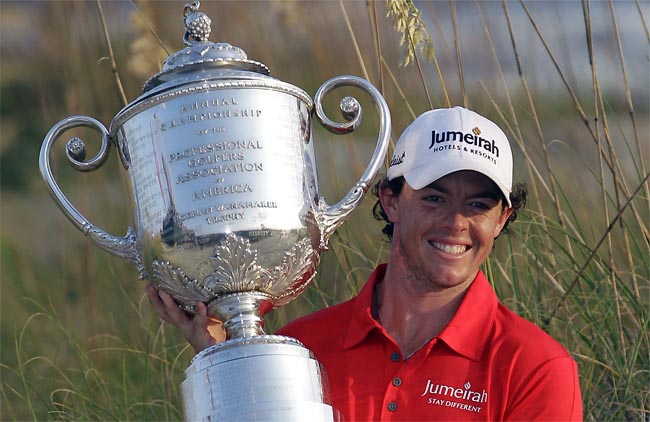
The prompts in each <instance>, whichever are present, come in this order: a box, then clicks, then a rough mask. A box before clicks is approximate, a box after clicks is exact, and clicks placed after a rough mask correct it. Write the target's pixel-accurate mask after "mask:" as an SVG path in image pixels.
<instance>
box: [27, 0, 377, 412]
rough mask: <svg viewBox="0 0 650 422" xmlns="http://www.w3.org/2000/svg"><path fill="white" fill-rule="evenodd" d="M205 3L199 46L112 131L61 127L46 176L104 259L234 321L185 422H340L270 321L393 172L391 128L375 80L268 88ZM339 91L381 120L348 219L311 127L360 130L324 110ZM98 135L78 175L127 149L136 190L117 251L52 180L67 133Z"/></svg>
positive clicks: (197, 16)
mask: <svg viewBox="0 0 650 422" xmlns="http://www.w3.org/2000/svg"><path fill="white" fill-rule="evenodd" d="M198 6H199V2H198V1H197V2H194V3H193V4H191V5H190V4H188V5H186V6H185V9H184V13H183V14H184V20H185V27H186V33H185V36H184V41H185V44H186V45H187V47H186V48H184V49H183V50H181V51H178V52H176V53H174V54H172V55H171V56H169V57H168V58H167V60H166V61H165V63H164V66H163V69H162V71H161V72H160V73H158V74H157V75H155V76H153V77H152V78H150V79H149V80H148V81H147V82H146V84H145V85H144V90H143V94H142V95H141V96H140V97H139V98H137V99H136V100H135V101H133V102H132V103H130V104H129V105H128V106H126V107H125V108H124V109H122V110H121V111H120V112H119V113H118V114H117V115H116V116H115V118H114V119H113V121H112V123H111V125H110V129H109V130H107V129H106V128H105V127H104V126H103V125H102V124H101V123H100V122H98V121H97V120H95V119H93V118H90V117H86V116H73V117H68V118H66V119H64V120H62V121H60V122H59V123H57V124H56V125H55V126H54V127H53V128H52V129H51V130H50V131H49V133H48V134H47V136H46V137H45V140H44V141H43V146H42V149H41V154H40V162H39V164H40V170H41V173H42V175H43V178H44V179H45V181H46V183H47V185H48V186H49V188H50V191H51V193H52V196H53V198H54V200H55V201H56V203H57V204H58V205H59V207H60V208H61V210H62V211H63V213H64V214H65V215H66V216H67V217H68V218H69V219H70V221H71V222H72V223H73V224H74V225H75V226H76V227H77V228H78V229H79V230H81V231H82V232H83V233H84V234H85V235H87V236H88V237H90V238H91V239H92V240H93V241H94V242H95V243H96V244H97V245H98V246H100V247H102V248H103V249H105V250H107V251H109V252H111V253H113V254H115V255H118V256H120V257H123V258H125V259H127V260H129V261H130V262H132V263H133V264H135V266H136V267H137V269H138V271H139V274H140V278H141V279H142V278H147V279H149V280H150V281H151V282H152V283H154V285H156V286H157V287H158V288H160V289H163V290H165V291H167V292H169V293H170V294H171V295H172V297H174V299H175V300H176V301H177V302H178V303H179V305H180V306H181V307H182V308H184V309H185V310H186V311H188V312H192V310H193V307H194V305H195V303H196V302H197V301H203V302H205V303H206V304H207V306H208V312H209V314H210V315H213V316H215V317H216V318H218V319H220V320H222V321H224V327H225V329H226V332H227V340H226V341H225V342H223V343H221V344H218V345H215V346H212V347H211V348H208V349H206V350H204V351H202V352H200V353H199V354H197V355H196V357H195V358H194V359H193V361H192V363H191V365H190V367H189V368H188V369H187V370H186V373H185V380H184V381H183V384H182V386H181V392H182V399H183V406H184V414H185V418H186V419H187V420H233V421H239V420H278V421H289V420H301V421H305V420H309V421H317V420H333V419H336V411H335V410H334V409H333V408H332V406H331V404H330V402H329V398H328V394H327V383H326V380H325V377H324V373H323V372H322V370H321V368H320V366H319V364H318V362H317V361H316V360H315V359H314V357H313V355H312V353H311V352H310V351H309V350H307V349H306V348H305V347H304V346H303V345H302V344H301V343H300V342H299V341H298V340H296V339H293V338H289V337H284V336H274V335H266V334H265V333H264V330H263V317H264V315H265V314H266V313H267V312H269V311H270V310H272V309H273V308H276V307H279V306H282V305H284V304H286V303H287V302H289V301H291V300H292V299H294V298H295V297H297V296H298V295H299V294H300V293H301V292H302V291H303V290H304V289H305V288H306V287H307V286H308V284H309V282H310V281H311V280H312V279H313V277H314V275H315V272H316V267H317V265H318V262H319V257H320V253H321V252H322V251H323V250H325V249H326V245H327V242H328V239H329V238H330V236H331V235H332V234H333V233H334V231H335V230H336V228H337V227H338V226H340V225H341V224H342V223H343V221H344V219H345V218H346V216H347V215H348V214H349V213H350V212H351V211H352V210H353V209H354V208H355V207H356V206H357V205H358V204H359V202H360V201H361V199H362V198H363V196H364V194H365V193H366V191H367V190H368V187H369V184H370V183H371V181H372V179H373V178H374V177H375V176H376V174H377V172H378V170H379V168H380V167H381V165H382V162H383V158H384V156H385V154H386V150H387V147H388V140H389V135H390V114H389V110H388V107H387V105H386V103H385V101H384V99H383V98H382V96H381V95H380V93H379V92H378V91H377V90H376V89H375V88H374V87H373V86H372V85H370V84H369V83H368V82H367V81H365V80H363V79H360V78H357V77H354V76H339V77H336V78H333V79H331V80H329V81H327V82H326V83H325V84H323V85H322V86H321V87H320V88H319V90H318V91H317V93H316V95H315V98H314V100H313V101H312V99H311V98H310V97H309V96H308V95H307V94H306V93H305V92H304V91H302V90H301V89H299V88H297V87H295V86H293V85H290V84H288V83H285V82H282V81H279V80H277V79H275V78H272V77H271V76H269V70H268V68H267V67H266V66H265V65H263V64H261V63H258V62H255V61H252V60H249V59H248V58H247V56H246V54H245V53H244V52H243V51H242V50H241V49H239V48H237V47H233V46H231V45H230V44H226V43H212V42H210V41H208V40H207V38H208V36H209V33H210V19H209V18H208V17H207V16H206V15H205V14H203V13H201V12H199V11H198ZM340 86H353V87H357V88H360V89H362V90H364V91H365V92H367V93H368V94H369V95H370V97H371V98H372V100H373V102H374V104H375V105H376V107H377V109H378V113H379V120H380V121H379V126H380V127H379V139H378V143H377V146H376V148H375V151H374V154H373V156H372V158H371V161H370V164H369V165H368V167H367V169H366V170H365V173H364V174H363V175H362V176H361V179H360V180H359V181H358V182H357V184H356V185H355V186H354V187H353V188H352V189H351V190H350V191H349V192H348V194H347V195H346V196H345V197H344V198H343V199H342V200H341V201H340V202H338V203H337V204H335V205H327V204H326V203H325V201H324V200H323V199H322V198H321V197H320V196H319V193H318V182H317V177H316V166H315V156H314V148H313V139H312V132H311V117H312V113H313V112H314V111H315V113H316V115H317V117H318V119H319V120H320V122H321V123H322V124H323V125H324V127H326V128H327V129H329V130H330V131H332V132H334V133H347V132H351V131H353V130H355V129H356V128H357V127H358V125H359V124H360V122H361V115H362V113H361V108H360V106H359V103H358V102H357V100H356V99H354V98H351V97H346V98H344V99H343V100H342V101H341V111H342V113H343V116H344V120H345V122H344V123H335V122H333V121H332V120H330V119H329V118H328V117H327V116H325V114H324V112H323V109H322V104H321V101H322V98H323V96H325V95H326V94H327V93H328V92H330V91H331V90H333V89H335V88H338V87H340ZM82 126H83V127H90V128H93V129H95V130H97V131H98V132H99V133H100V134H101V138H102V144H101V148H100V150H99V152H98V153H97V155H96V156H95V157H94V158H92V159H89V160H86V159H85V146H84V143H83V141H82V140H80V139H78V138H72V139H70V140H69V141H68V144H67V148H66V153H67V156H68V159H69V161H70V162H71V164H72V166H73V167H75V168H76V169H77V170H80V171H92V170H95V169H97V168H99V167H101V166H102V164H103V163H104V162H105V160H106V159H107V157H108V153H109V150H110V147H111V146H114V147H115V148H117V153H118V155H119V157H120V160H121V163H122V165H123V167H124V168H125V169H126V171H127V172H126V174H127V177H128V180H129V185H130V191H131V194H132V198H131V200H132V201H133V208H134V213H135V226H136V227H135V229H133V228H132V227H129V228H128V230H127V233H126V235H125V236H124V237H117V236H113V235H111V234H109V233H106V232H105V231H103V230H102V229H100V228H99V227H97V226H94V225H93V224H92V223H90V222H89V221H88V220H87V219H86V218H85V217H84V216H83V215H82V214H81V213H80V212H79V211H78V210H77V209H76V208H75V207H74V206H73V205H72V203H71V202H70V201H69V200H68V199H67V198H66V196H65V195H64V194H63V192H62V191H61V189H60V188H59V186H58V185H57V183H56V181H55V180H54V177H53V175H52V171H51V168H50V162H49V156H50V150H51V148H52V145H53V143H54V142H55V141H56V140H57V139H58V138H59V137H60V136H61V135H62V134H63V133H64V132H65V131H67V130H69V129H71V128H74V127H82Z"/></svg>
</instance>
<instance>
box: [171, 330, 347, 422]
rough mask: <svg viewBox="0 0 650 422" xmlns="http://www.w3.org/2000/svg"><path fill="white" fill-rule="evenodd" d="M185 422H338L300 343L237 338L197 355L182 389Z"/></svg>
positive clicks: (311, 359) (315, 363)
mask: <svg viewBox="0 0 650 422" xmlns="http://www.w3.org/2000/svg"><path fill="white" fill-rule="evenodd" d="M181 395H182V397H183V409H184V413H185V419H186V420H188V421H195V420H201V421H209V420H219V421H221V420H223V421H261V420H264V421H282V422H286V421H306V420H309V421H335V420H336V421H338V420H339V417H338V414H337V412H336V410H335V409H334V408H333V407H332V406H331V405H330V404H329V403H330V400H329V397H328V385H327V380H326V378H325V373H324V370H323V368H322V367H321V365H320V364H319V363H318V361H316V360H315V359H314V357H313V354H312V353H311V352H310V351H309V350H308V349H306V348H305V347H304V346H303V345H302V344H301V343H300V342H299V341H298V340H296V339H293V338H291V337H284V336H272V335H263V336H255V337H246V338H236V339H233V340H228V341H226V342H223V343H220V344H217V345H215V346H212V347H210V348H208V349H206V350H204V351H202V352H201V353H199V354H197V355H196V356H195V357H194V359H193V360H192V363H191V365H190V367H189V368H187V370H186V371H185V380H184V381H183V383H182V384H181Z"/></svg>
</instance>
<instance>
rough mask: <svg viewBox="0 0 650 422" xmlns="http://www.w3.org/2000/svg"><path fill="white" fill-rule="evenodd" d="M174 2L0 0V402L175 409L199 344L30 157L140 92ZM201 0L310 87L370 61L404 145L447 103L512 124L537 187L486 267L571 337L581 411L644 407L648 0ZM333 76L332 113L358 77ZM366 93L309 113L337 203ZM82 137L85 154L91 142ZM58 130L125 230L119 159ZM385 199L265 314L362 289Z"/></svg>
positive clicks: (240, 39)
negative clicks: (313, 274) (73, 217)
mask: <svg viewBox="0 0 650 422" xmlns="http://www.w3.org/2000/svg"><path fill="white" fill-rule="evenodd" d="M183 6H184V2H182V1H145V0H141V1H135V0H133V1H126V0H124V1H100V2H97V1H56V0H51V1H7V0H3V1H2V2H0V59H1V60H0V116H1V117H0V118H1V121H0V189H1V190H0V194H1V199H0V207H1V208H0V217H1V226H0V228H1V232H0V265H1V272H0V289H1V290H0V292H1V296H0V306H1V308H0V312H1V317H0V341H1V344H0V359H1V361H0V364H1V366H0V369H1V378H2V387H0V389H1V390H0V391H1V392H2V405H1V406H0V419H1V420H29V419H31V420H46V419H53V420H78V419H91V420H107V419H108V420H113V419H114V420H117V419H119V420H172V419H179V418H180V417H181V413H180V404H179V398H178V384H179V383H180V381H181V380H182V376H183V370H184V369H185V368H186V367H187V365H188V364H189V360H190V359H191V357H192V355H193V354H192V352H191V351H190V350H189V349H188V347H187V346H186V345H185V343H184V341H183V339H182V337H180V336H179V335H178V333H176V332H175V331H174V330H173V329H171V328H170V327H167V326H165V325H163V324H160V321H158V319H157V317H155V315H154V314H153V312H152V311H151V309H149V304H148V302H147V301H146V298H145V297H144V290H143V286H144V282H142V281H138V280H137V272H136V270H135V268H134V267H132V266H130V265H129V264H128V263H126V262H123V261H121V260H120V259H118V258H116V257H114V256H111V255H109V254H108V253H106V252H103V251H101V250H99V249H97V248H95V247H94V246H93V245H92V244H91V242H90V240H88V239H86V238H85V237H84V236H83V235H82V234H81V233H80V232H78V231H76V230H75V229H74V227H73V226H72V225H71V224H70V223H69V222H68V221H67V220H66V218H65V217H64V216H63V215H62V214H61V213H60V212H59V210H58V209H57V207H56V205H55V204H54V202H53V201H52V200H51V199H50V197H49V195H48V193H47V190H46V187H45V184H44V183H43V181H42V180H41V177H40V174H39V172H38V153H39V150H40V146H41V143H42V141H43V138H44V137H45V135H46V133H47V132H48V130H49V129H50V127H51V126H53V125H54V124H55V123H57V122H58V121H59V120H61V119H63V118H65V117H67V116H70V115H77V114H81V115H88V116H92V117H95V118H97V119H98V120H100V121H101V122H103V123H104V124H105V125H107V126H108V125H109V124H110V122H111V120H112V118H113V117H114V116H115V115H116V114H117V112H119V110H120V109H121V108H122V107H124V106H125V105H126V104H127V103H129V102H132V101H133V100H135V99H136V98H137V97H138V96H139V95H140V94H141V90H142V85H143V84H144V82H145V81H146V80H147V79H148V78H149V77H150V76H152V75H154V74H155V73H157V72H158V71H159V70H160V66H161V64H162V62H163V61H164V59H165V58H166V57H167V56H168V55H169V54H171V53H173V52H175V51H177V50H180V49H181V48H183V46H184V45H183V43H182V35H183V33H184V27H183V19H182V12H183ZM201 11H203V12H204V13H206V14H207V15H208V16H210V18H211V19H212V34H211V36H210V40H211V41H214V42H218V41H221V42H228V43H230V44H233V45H235V46H238V47H240V48H242V49H244V50H245V51H246V53H247V54H248V57H249V58H250V59H252V60H255V61H259V62H262V63H264V64H266V65H267V66H268V67H269V68H270V70H271V75H272V76H274V77H275V78H278V79H280V80H283V81H286V82H289V83H291V84H294V85H296V86H298V87H300V88H302V89H303V90H305V91H306V92H307V93H309V94H310V95H312V96H313V95H314V93H315V92H316V90H317V89H318V87H319V86H320V85H321V84H322V83H323V82H325V81H326V80H327V79H329V78H331V77H333V76H337V75H342V74H353V75H359V76H362V77H364V78H366V79H368V80H369V81H370V82H372V83H373V84H374V85H375V86H376V87H378V88H379V89H380V90H381V91H382V93H383V95H384V96H385V98H386V100H387V102H388V105H389V107H390V109H391V113H392V118H393V121H392V124H393V142H394V141H396V140H397V137H398V136H399V134H400V133H401V131H402V130H403V129H404V128H405V127H406V126H407V125H408V124H409V123H410V122H411V121H412V120H413V118H414V117H415V116H416V115H419V114H420V113H422V112H424V111H426V110H428V109H431V108H438V107H447V106H450V105H463V106H465V107H468V108H471V109H473V110H475V111H477V112H479V113H481V114H483V115H485V116H487V117H489V118H490V119H492V120H493V121H495V122H496V123H497V124H498V125H499V126H501V127H502V128H503V129H504V131H505V132H506V134H507V135H508V137H509V139H510V141H511V144H512V145H513V152H514V154H515V181H522V182H526V183H527V184H528V186H529V189H530V197H529V202H528V207H527V210H526V211H525V212H524V213H522V214H521V215H520V217H519V221H518V222H517V223H515V224H513V225H512V226H511V227H512V229H511V233H509V234H508V235H505V236H501V238H500V239H499V241H497V246H496V250H495V253H494V258H493V259H491V260H490V261H489V262H488V265H487V266H486V269H485V270H486V271H487V272H488V273H489V274H490V278H491V280H492V282H493V283H494V285H495V289H496V290H497V293H498V294H499V296H500V298H501V300H502V301H503V302H504V303H506V304H507V305H508V306H509V307H510V308H511V309H513V310H515V311H516V312H518V313H519V314H521V315H522V316H524V317H526V318H528V319H530V320H532V321H533V322H535V323H537V324H538V325H540V326H542V327H543V328H544V329H545V330H547V331H548V332H550V333H551V334H552V335H553V336H554V337H556V338H557V339H558V340H559V341H561V342H562V343H563V344H564V345H565V346H566V347H567V349H568V350H570V351H571V352H572V354H573V355H574V357H575V359H576V360H577V362H578V364H579V367H580V375H581V384H582V391H583V399H584V403H585V418H586V419H587V420H648V418H649V417H650V416H649V415H650V411H649V407H650V404H649V401H650V397H649V394H648V389H647V386H648V385H650V375H649V370H650V367H649V362H650V357H649V354H650V348H649V347H648V345H649V338H648V324H649V321H650V317H649V315H648V312H649V310H648V303H649V302H648V298H649V297H648V288H649V286H650V282H649V279H650V259H648V258H649V256H650V253H649V252H650V246H649V239H650V236H649V234H648V224H649V222H650V202H649V193H648V192H649V186H648V168H649V167H650V157H649V153H650V142H649V140H650V138H649V135H648V132H649V129H650V128H649V120H648V109H649V107H650V104H649V103H650V98H649V93H650V66H649V61H650V35H649V33H648V18H649V17H650V3H649V2H648V1H640V0H629V1H583V2H578V1H573V2H570V1H521V2H520V1H504V2H499V1H489V2H479V1H469V0H468V1H416V2H410V1H404V0H401V1H370V0H368V1H362V0H355V1H351V0H345V1H337V0H320V1H283V0H276V1H203V2H201ZM341 91H345V90H341ZM337 92H338V91H335V92H334V93H332V94H330V95H331V96H332V97H336V98H331V99H328V101H331V104H332V106H331V110H330V111H329V114H330V115H332V117H333V118H335V119H336V117H335V116H336V113H335V107H336V104H338V100H339V99H340V97H341V96H342V95H343V94H347V92H343V93H341V94H340V95H339V94H338V93H337ZM350 93H351V94H354V92H353V91H351V92H350ZM358 98H359V100H360V101H361V102H362V105H363V106H364V115H365V120H364V124H363V125H362V127H361V129H360V130H359V131H357V132H355V133H353V134H351V135H347V136H335V135H331V134H329V133H327V132H325V131H324V130H322V129H320V125H319V124H318V122H317V121H314V129H315V142H316V143H315V145H316V152H317V158H318V171H319V179H320V184H321V195H322V196H324V197H325V198H326V199H327V200H328V202H330V203H333V202H336V201H337V200H338V199H339V198H341V197H342V196H343V195H344V194H345V193H346V192H347V190H348V189H349V188H350V187H351V186H352V185H353V184H354V183H355V182H356V180H357V178H358V177H359V176H360V175H361V173H362V172H363V171H364V169H365V166H366V163H367V162H368V160H369V159H370V156H371V154H372V151H373V149H374V147H375V143H376V136H377V115H376V113H375V110H374V108H373V106H372V104H371V103H369V100H368V98H364V96H363V95H362V94H361V95H359V96H358ZM328 104H329V103H328ZM66 139H67V138H66ZM85 140H86V144H87V145H88V146H89V149H90V150H91V151H90V152H89V156H92V155H94V152H96V150H97V148H98V144H99V140H98V139H96V138H95V137H93V135H92V133H89V134H87V139H85ZM60 144H61V145H55V148H54V150H55V151H54V153H53V157H52V160H53V165H54V172H55V176H56V177H57V180H58V181H59V184H60V185H61V187H62V188H63V190H64V192H65V193H66V194H67V195H68V196H69V198H70V199H71V200H72V202H73V203H74V204H75V205H77V207H78V208H79V209H80V210H82V212H83V213H84V214H85V215H86V217H88V219H89V220H90V221H92V222H93V223H94V224H95V225H98V226H100V227H102V228H103V229H105V230H106V231H108V232H110V233H112V234H115V235H120V236H121V235H123V234H124V233H125V231H126V227H127V226H128V225H133V224H134V223H133V219H132V213H131V209H130V205H129V204H128V191H127V186H126V184H125V180H126V178H125V177H124V176H125V174H124V170H123V169H122V168H121V166H120V165H119V160H118V159H117V157H115V156H114V155H113V154H112V156H111V158H110V159H109V160H108V162H107V164H106V165H105V166H104V167H102V168H101V169H100V170H98V171H96V172H93V173H83V174H82V173H78V172H76V171H74V170H73V169H72V168H71V167H70V166H69V165H68V164H67V163H66V161H67V160H66V158H65V153H64V151H63V149H64V148H63V146H62V144H63V142H60ZM57 146H58V148H57ZM93 148H95V149H94V150H93ZM389 155H390V150H389ZM382 173H385V171H383V172H382ZM374 201H375V198H374V197H372V195H371V194H369V195H368V196H367V197H366V199H365V200H364V201H363V204H362V205H361V206H360V207H359V208H358V209H357V210H356V211H355V212H354V213H353V215H352V216H351V217H350V219H349V220H348V222H347V223H346V224H345V225H344V226H343V227H342V228H341V229H339V231H338V232H337V234H335V235H334V236H333V238H332V239H331V241H330V246H331V250H330V251H329V252H327V253H326V254H324V255H323V257H322V261H321V265H320V269H319V275H318V278H317V280H316V282H315V283H314V284H313V285H312V286H311V287H310V288H309V290H308V291H307V292H306V293H305V294H304V295H302V296H301V297H299V298H298V299H296V300H295V301H294V302H292V303H290V304H289V305H287V306H286V307H284V308H282V309H280V310H277V311H274V312H273V313H272V314H271V315H270V316H269V318H268V320H267V327H268V328H269V331H270V332H272V331H273V330H274V329H276V328H278V327H279V326H281V325H282V324H284V323H285V322H287V321H289V320H292V319H294V318H296V317H298V316H300V315H303V314H305V313H308V312H311V311H313V310H316V309H319V308H322V307H324V306H328V305H331V304H334V303H338V302H340V301H342V300H345V299H347V298H349V297H351V296H352V295H353V294H354V293H355V292H356V291H357V290H358V288H359V287H360V286H361V285H362V284H363V282H364V281H365V279H366V277H367V276H368V275H369V274H370V272H371V271H372V269H373V268H374V267H375V265H376V264H377V263H379V262H382V261H383V260H385V258H386V250H387V246H388V243H386V241H384V240H383V239H382V236H381V228H382V224H380V223H379V222H377V221H375V220H374V219H373V218H372V216H371V209H372V206H373V204H374Z"/></svg>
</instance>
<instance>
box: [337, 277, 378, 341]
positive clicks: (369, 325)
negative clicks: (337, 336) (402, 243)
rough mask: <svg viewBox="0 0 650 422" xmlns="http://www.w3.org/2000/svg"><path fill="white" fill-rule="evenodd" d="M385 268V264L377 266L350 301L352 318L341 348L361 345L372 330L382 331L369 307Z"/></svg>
mask: <svg viewBox="0 0 650 422" xmlns="http://www.w3.org/2000/svg"><path fill="white" fill-rule="evenodd" d="M386 267H387V264H380V265H378V266H377V268H375V271H373V272H372V274H371V275H370V278H369V279H368V281H367V282H366V284H365V285H364V286H363V287H362V288H361V291H360V292H359V294H358V295H357V296H356V297H355V298H354V299H352V301H353V303H352V318H351V320H350V325H349V326H348V330H347V334H346V336H345V340H344V341H343V347H345V348H346V349H349V348H352V347H354V346H356V345H357V344H359V343H361V342H362V341H363V340H364V339H365V338H366V337H367V336H368V334H370V332H371V331H372V330H375V329H378V330H380V331H382V332H383V331H384V327H382V326H381V324H379V322H377V320H375V319H374V318H373V317H372V313H371V307H372V298H373V295H374V291H375V286H377V284H379V283H381V282H382V280H383V279H384V275H385V274H386Z"/></svg>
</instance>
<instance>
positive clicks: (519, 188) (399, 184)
mask: <svg viewBox="0 0 650 422" xmlns="http://www.w3.org/2000/svg"><path fill="white" fill-rule="evenodd" d="M404 182H405V180H404V177H403V176H400V177H396V178H395V179H393V180H388V178H383V179H382V180H380V181H379V182H377V183H376V184H375V185H374V186H373V187H372V194H373V195H375V196H376V197H377V198H379V189H390V190H391V191H392V192H393V194H394V195H399V194H400V192H401V191H402V188H403V187H404ZM527 196H528V186H527V185H526V184H525V183H515V185H514V186H513V187H512V192H510V202H511V203H512V208H513V212H512V214H511V215H510V217H508V220H507V221H506V224H505V225H504V226H503V229H501V233H508V225H509V224H510V223H511V222H513V221H515V220H516V219H517V212H518V211H520V210H522V209H523V208H524V207H525V206H526V197H527ZM502 203H503V204H504V207H505V204H506V201H505V198H503V202H502ZM372 216H373V217H374V218H375V219H376V220H379V221H382V220H383V221H385V222H386V225H385V226H384V228H383V229H382V230H381V232H382V233H383V234H385V235H386V237H387V238H388V240H392V239H393V228H394V227H393V223H392V222H391V221H390V220H389V219H388V215H387V214H386V211H384V207H382V205H381V201H379V199H377V202H376V203H375V205H374V206H373V207H372Z"/></svg>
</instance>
